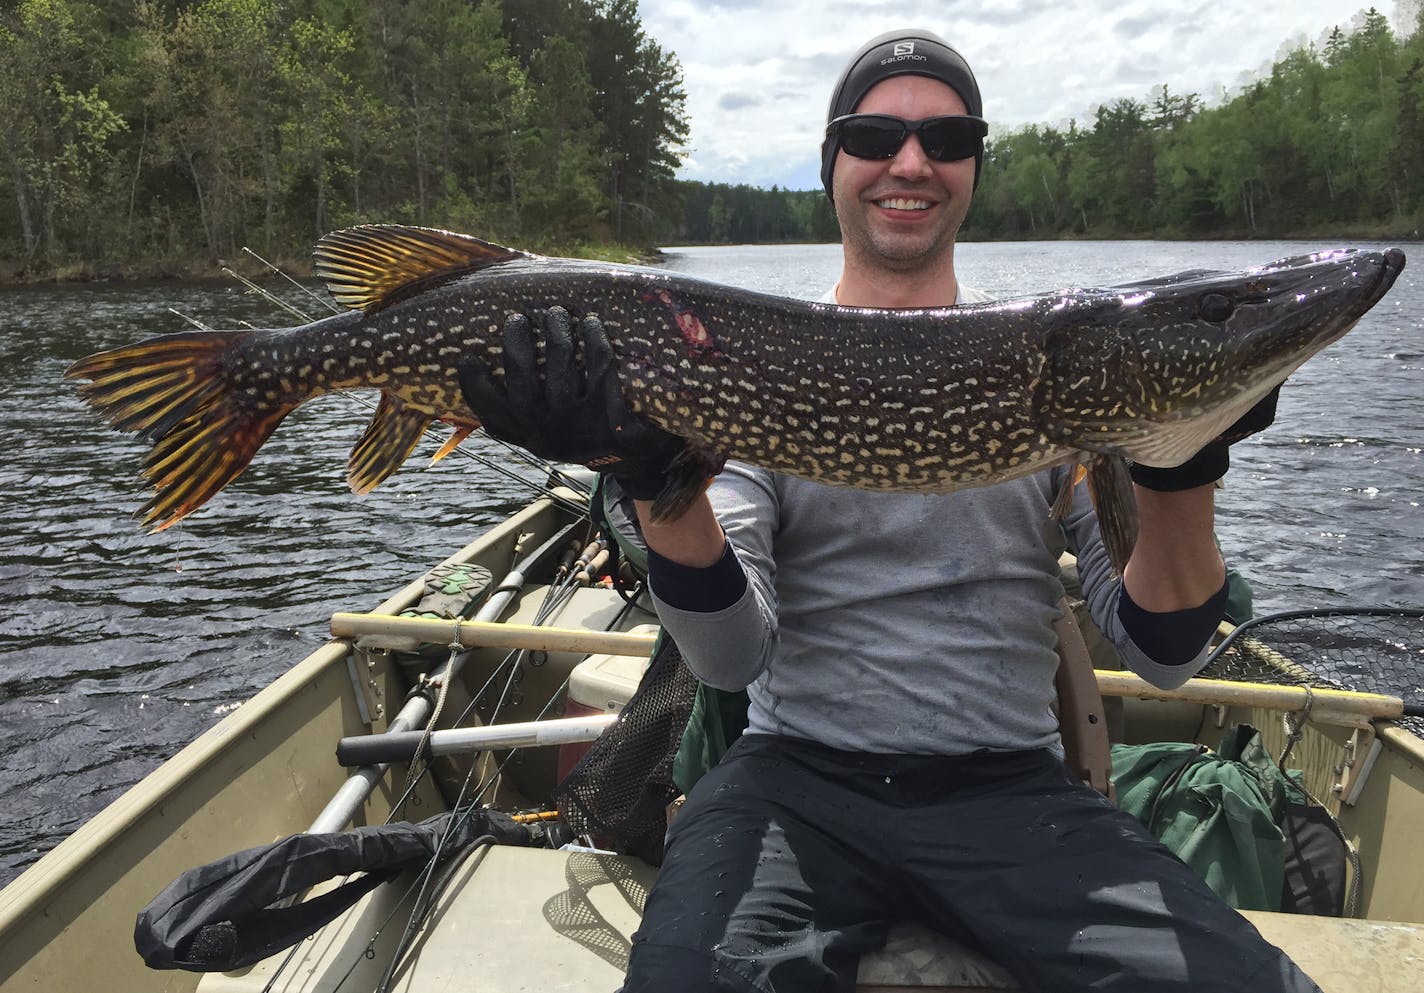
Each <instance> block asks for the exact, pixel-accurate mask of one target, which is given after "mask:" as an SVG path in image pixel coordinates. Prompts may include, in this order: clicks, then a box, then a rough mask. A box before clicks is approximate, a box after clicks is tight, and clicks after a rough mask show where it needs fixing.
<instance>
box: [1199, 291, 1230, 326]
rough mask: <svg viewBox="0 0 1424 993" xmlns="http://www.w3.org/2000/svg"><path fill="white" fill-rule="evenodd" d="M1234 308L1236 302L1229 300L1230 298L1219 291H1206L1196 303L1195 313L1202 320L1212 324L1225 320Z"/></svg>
mask: <svg viewBox="0 0 1424 993" xmlns="http://www.w3.org/2000/svg"><path fill="white" fill-rule="evenodd" d="M1235 310H1236V304H1234V303H1232V302H1231V298H1230V297H1226V296H1222V295H1221V294H1220V293H1208V294H1207V295H1206V296H1204V297H1202V298H1201V300H1200V301H1199V302H1198V303H1197V314H1198V315H1199V316H1200V317H1201V319H1202V320H1204V321H1211V322H1212V323H1213V324H1216V323H1219V322H1221V321H1224V320H1226V319H1227V318H1228V317H1230V316H1231V315H1232V313H1233V312H1234V311H1235Z"/></svg>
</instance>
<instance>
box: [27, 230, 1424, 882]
mask: <svg viewBox="0 0 1424 993" xmlns="http://www.w3.org/2000/svg"><path fill="white" fill-rule="evenodd" d="M1324 247H1330V246H1327V245H1323V244H1320V243H1297V242H1289V243H1286V242H1248V243H1225V242H1207V243H1190V242H1072V243H1068V242H1044V243H1013V244H968V245H962V246H960V250H959V251H960V254H959V269H960V275H961V278H962V279H963V281H964V282H965V283H966V284H968V285H972V286H975V287H977V288H980V289H983V290H985V291H987V292H989V293H991V294H994V295H1013V294H1020V293H1026V292H1032V291H1037V290H1046V289H1051V288H1056V287H1061V286H1069V285H1092V284H1099V285H1102V284H1110V283H1115V282H1121V281H1124V280H1128V279H1138V278H1145V277H1150V276H1157V275H1162V274H1165V273H1168V272H1175V271H1178V270H1182V269H1189V268H1222V269H1236V268H1244V267H1246V266H1250V265H1256V264H1260V263H1263V262H1268V261H1270V260H1273V259H1276V258H1280V257H1284V256H1288V255H1295V254H1300V253H1302V252H1307V251H1315V250H1318V249H1320V248H1324ZM1362 247H1369V246H1362ZM1404 247H1405V250H1406V252H1407V253H1412V254H1414V255H1415V256H1416V258H1415V259H1414V260H1413V262H1412V265H1411V267H1409V268H1406V270H1405V272H1404V274H1403V276H1402V277H1401V278H1400V280H1399V282H1398V283H1397V284H1396V286H1395V288H1394V290H1393V291H1392V292H1391V293H1390V295H1389V296H1388V297H1386V298H1385V300H1384V301H1383V302H1382V303H1381V304H1380V305H1379V306H1378V307H1376V308H1375V310H1374V311H1373V312H1371V313H1370V314H1369V315H1368V316H1367V317H1366V318H1365V319H1364V321H1362V322H1361V324H1360V326H1359V327H1358V328H1357V329H1356V330H1355V331H1354V332H1352V333H1351V335H1350V336H1349V337H1348V338H1346V339H1345V340H1344V341H1342V342H1341V343H1339V344H1338V345H1336V346H1334V347H1332V348H1331V349H1329V350H1328V351H1326V352H1325V353H1323V354H1321V355H1319V356H1317V357H1316V358H1315V359H1313V360H1312V361H1311V362H1309V363H1308V364H1307V365H1306V366H1305V367H1304V368H1302V369H1301V370H1300V371H1299V372H1298V373H1296V375H1295V376H1293V377H1292V378H1291V380H1290V381H1289V382H1288V383H1287V385H1286V387H1285V389H1284V390H1283V391H1282V394H1281V403H1280V409H1279V414H1278V417H1277V423H1276V425H1275V426H1274V427H1272V428H1271V429H1270V430H1269V431H1268V432H1266V433H1265V434H1263V435H1260V436H1257V437H1255V438H1252V439H1249V440H1248V441H1246V442H1243V443H1242V444H1240V445H1238V446H1236V448H1235V449H1233V464H1234V468H1233V470H1232V473H1231V476H1230V478H1229V486H1228V487H1227V488H1226V489H1225V490H1224V491H1222V493H1221V494H1220V496H1219V499H1218V507H1219V521H1220V527H1219V532H1220V536H1221V541H1222V545H1223V547H1224V549H1225V551H1226V554H1227V556H1228V558H1229V559H1230V560H1231V561H1232V562H1233V564H1235V565H1236V566H1237V567H1238V568H1239V569H1240V570H1241V571H1242V572H1243V573H1245V574H1246V575H1247V576H1248V577H1249V578H1250V580H1251V582H1252V584H1253V587H1254V589H1255V594H1256V604H1257V610H1258V612H1266V611H1271V610H1283V609H1290V608H1297V607H1311V606H1322V605H1342V604H1348V605H1356V606H1374V605H1394V606H1420V605H1424V512H1421V508H1420V504H1421V502H1424V454H1421V448H1424V254H1421V253H1420V252H1419V251H1418V246H1415V247H1414V248H1413V249H1411V248H1410V246H1407V245H1406V246H1404ZM839 259H840V254H839V248H838V246H834V245H826V246H778V247H737V248H689V249H669V250H668V261H667V265H668V266H669V267H670V268H673V269H677V270H680V271H684V272H689V273H693V274H696V275H699V276H705V277H708V278H713V279H719V280H721V281H723V282H727V283H732V284H737V285H742V286H747V287H751V288H755V289H760V290H765V291H769V292H774V293H782V294H786V295H790V296H802V297H817V296H820V295H821V294H822V293H823V292H824V291H825V290H826V288H828V287H829V286H830V285H831V284H832V282H834V280H835V278H836V275H837V273H838V270H839ZM269 286H270V288H272V289H273V290H274V291H276V292H281V293H282V294H283V295H285V296H287V297H289V298H291V299H293V301H294V302H296V303H297V304H298V305H299V306H302V307H303V308H305V309H307V310H315V309H316V308H315V306H314V304H313V302H312V301H311V300H309V299H307V300H302V299H301V298H300V296H299V295H298V294H296V293H295V292H287V291H286V290H283V289H282V286H283V284H282V283H281V282H280V281H278V280H275V279H274V280H273V281H272V282H271V283H270V284H269ZM174 311H177V312H178V313H181V314H184V315H188V316H190V317H192V318H195V319H197V320H200V321H202V322H204V323H205V324H208V325H210V326H214V327H233V326H238V325H239V324H240V323H241V322H247V323H250V324H252V325H255V326H278V325H284V324H290V323H292V321H291V320H290V319H288V318H286V317H284V316H283V315H281V314H280V313H279V312H278V311H277V310H276V309H275V308H274V307H272V306H271V305H270V304H268V303H265V302H264V301H262V300H261V299H260V298H258V297H256V296H254V295H252V294H250V293H248V292H246V291H245V290H243V289H242V288H241V287H238V286H235V285H230V284H222V283H213V284H203V285H193V284H173V283H154V284H123V285H117V286H110V285H93V286H74V287H59V288H53V287H37V288H16V289H5V290H0V376H3V381H4V383H5V386H6V392H5V403H4V405H3V408H0V455H2V456H3V457H0V508H3V513H4V526H3V530H0V609H3V613H0V755H3V756H5V757H4V758H3V759H0V883H3V882H5V881H7V880H8V879H10V878H12V877H13V876H14V875H15V874H16V873H18V872H19V871H20V870H21V869H22V868H23V867H24V866H25V865H27V864H29V863H30V862H32V861H33V860H34V859H36V858H37V857H38V856H39V855H40V854H42V853H43V852H44V851H46V850H48V849H49V848H51V847H53V846H54V845H55V844H57V843H58V842H59V841H60V840H61V839H62V838H64V837H65V835H67V834H68V833H70V832H71V831H73V830H74V829H75V828H77V827H78V826H79V825H80V824H82V823H83V822H84V821H85V820H86V819H88V818H89V817H91V816H92V815H93V814H94V813H96V812H97V811H98V810H99V809H101V808H102V807H103V806H104V805H105V804H107V803H108V802H110V801H111V800H113V799H114V798H115V797H116V796H117V795H118V794H119V793H120V792H121V791H123V790H124V789H126V788H127V787H128V786H129V785H131V784H132V783H134V782H136V781H137V780H138V779H139V778H140V777H142V776H143V775H144V774H146V773H147V772H149V771H150V770H152V769H153V768H154V767H155V766H157V765H158V764H159V763H160V762H162V761H163V760H164V759H165V758H167V757H168V756H170V755H172V754H173V753H174V752H176V751H177V750H178V749H179V748H181V747H182V746H183V745H184V744H186V743H187V742H188V741H190V740H192V738H194V737H195V736H196V735H197V734H199V733H200V732H201V731H203V730H204V729H205V728H207V727H209V726H210V725H212V724H213V723H215V722H216V721H217V720H218V719H220V718H221V716H222V715H223V714H224V713H226V712H227V711H228V710H230V709H231V708H233V707H235V706H236V705H238V704H239V703H241V702H242V701H243V700H245V699H247V698H248V697H250V696H251V695H252V694H253V693H254V692H255V691H256V690H257V689H259V688H260V687H261V686H263V685H265V684H266V683H268V682H270V681H271V680H272V679H273V678H274V677H275V676H276V675H277V674H279V673H280V672H282V671H284V670H285V669H286V668H288V667H289V666H291V665H292V664H293V663H294V662H296V661H297V660H299V659H300V658H302V657H303V656H304V655H306V654H307V653H308V652H309V651H310V650H311V649H312V648H314V647H315V646H316V645H318V644H319V643H320V642H321V641H322V640H323V638H324V637H325V634H326V625H327V620H328V618H329V617H330V615H331V614H332V613H333V612H335V611H338V610H360V609H367V608H369V607H371V606H374V605H375V604H376V603H378V602H379V601H380V600H381V599H382V598H383V597H384V596H385V595H387V594H388V593H390V592H391V591H393V590H395V589H397V588H398V587H400V586H401V585H403V584H404V583H405V582H406V581H407V580H408V579H410V578H411V577H413V576H414V575H416V574H418V573H420V572H422V571H423V570H425V569H426V568H428V567H429V566H430V565H432V564H434V563H436V562H438V561H439V560H441V559H442V558H444V557H445V556H446V555H448V554H449V553H450V552H451V551H453V550H455V549H456V548H458V547H460V546H461V545H462V544H464V543H465V542H467V541H469V540H470V539H471V538H472V537H473V536H474V535H475V534H477V533H478V532H479V531H481V530H483V529H485V528H487V527H488V526H490V525H491V524H492V523H494V522H495V521H497V520H499V519H500V518H501V517H503V516H504V515H506V514H507V513H509V512H510V511H511V510H512V509H514V508H515V507H517V506H519V505H520V504H521V503H523V502H524V501H525V500H526V499H527V498H528V496H529V493H530V491H529V490H528V489H527V488H525V487H523V486H521V485H520V484H519V483H517V482H513V481H510V480H508V479H506V478H504V477H502V476H500V475H498V474H496V473H493V472H491V471H490V470H488V469H485V468H483V467H481V466H479V465H476V464H474V463H472V462H470V461H468V460H463V459H460V458H458V457H452V458H449V459H446V460H445V461H444V462H442V463H440V464H439V465H437V466H435V467H433V468H430V469H424V468H421V466H422V465H423V460H422V459H421V457H420V455H421V454H422V453H424V454H425V455H426V456H428V455H430V454H433V452H434V449H435V447H436V446H437V445H438V444H439V442H440V440H443V439H439V440H433V441H427V442H426V443H425V444H424V445H423V447H422V448H421V449H420V450H419V451H418V452H417V454H416V457H414V458H412V459H411V461H410V463H409V464H408V465H407V466H406V467H405V468H404V469H403V470H402V471H401V472H399V473H397V474H396V475H395V476H394V477H393V478H392V479H390V480H389V481H387V482H386V483H385V484H383V485H382V486H381V487H380V488H379V489H377V490H376V491H375V492H373V493H371V494H370V495H368V496H365V497H359V498H358V497H355V496H353V495H351V494H350V493H349V492H348V491H347V489H346V487H345V484H344V473H345V459H346V452H347V450H348V449H349V448H350V446H351V445H352V444H353V443H354V442H355V440H356V438H357V437H358V436H359V435H360V432H361V430H362V427H363V425H364V423H365V421H366V420H367V419H368V418H369V416H370V414H369V411H368V410H367V409H366V408H364V407H362V406H360V405H358V404H356V403H353V402H352V401H350V400H348V399H345V398H341V397H328V398H325V399H323V400H321V401H318V402H315V403H313V404H310V405H308V406H307V407H305V408H303V409H302V410H300V411H298V412H296V413H295V414H293V415H292V416H291V417H290V418H288V420H287V421H286V422H285V423H284V424H283V426H282V428H281V429H280V430H279V431H278V432H277V434H276V435H275V437H274V438H273V439H272V441H270V442H269V443H268V444H267V445H266V447H265V448H264V449H263V450H262V452H261V453H260V454H259V455H258V457H257V460H256V462H255V463H254V464H253V465H252V466H251V467H250V468H249V469H248V470H247V472H246V473H245V474H244V475H243V476H242V478H241V479H239V480H238V481H237V482H235V483H234V484H233V485H231V486H230V487H228V488H227V490H225V491H224V492H223V493H222V494H220V495H219V496H218V497H217V498H216V499H214V500H213V502H212V503H211V504H209V505H208V506H207V507H205V508H204V509H203V510H201V511H199V512H198V513H197V514H195V515H194V516H192V517H190V518H188V519H187V520H186V521H184V522H183V523H182V524H181V525H179V526H177V527H175V528H173V529H171V530H169V531H166V532H164V533H162V534H159V535H147V534H145V533H144V532H143V531H141V530H140V529H139V528H138V527H137V526H136V523H135V521H134V519H133V518H132V517H131V516H130V514H131V513H132V511H134V510H135V509H137V507H138V506H139V505H140V504H141V503H142V502H143V499H144V491H143V489H142V487H141V486H140V483H139V480H138V479H137V476H136V472H137V470H138V467H139V464H140V458H141V456H142V453H143V450H144V447H143V446H142V445H141V444H140V443H138V442H136V441H135V440H133V439H132V438H129V437H127V436H120V435H116V434H113V433H111V432H109V431H108V430H107V429H106V428H105V427H104V426H103V424H102V423H101V422H100V421H98V420H97V419H96V418H95V417H94V416H93V415H92V414H91V413H89V412H88V411H87V410H86V409H85V408H84V407H83V406H82V405H81V404H80V402H79V401H78V400H77V399H76V397H75V394H74V391H73V389H72V387H71V386H70V385H69V384H67V383H65V382H64V381H63V379H62V374H63V372H64V369H65V368H66V367H67V366H68V365H69V364H70V363H71V362H73V361H74V360H76V359H78V358H80V357H82V356H84V355H86V354H88V353H90V352H93V351H96V350H98V349H102V348H108V347H113V346H116V345H119V344H123V343H126V342H130V341H134V340H136V339H138V338H141V337H145V336H148V335H152V334H158V333H164V332H170V331H179V330H184V329H185V328H186V327H187V325H186V324H185V323H184V321H183V320H182V318H181V317H179V316H177V314H175V313H174ZM467 447H470V448H472V449H474V450H476V451H485V450H492V449H487V446H486V444H485V443H484V442H483V441H481V440H479V439H472V440H471V441H470V442H468V443H467ZM523 474H524V475H525V476H526V477H527V478H537V474H535V473H532V472H530V471H528V470H525V471H524V473H523Z"/></svg>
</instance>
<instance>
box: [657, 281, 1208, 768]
mask: <svg viewBox="0 0 1424 993" xmlns="http://www.w3.org/2000/svg"><path fill="white" fill-rule="evenodd" d="M967 299H974V297H970V296H968V294H962V295H961V300H962V301H963V300H967ZM1072 471H1073V470H1072V467H1061V468H1058V469H1054V470H1050V471H1048V472H1043V473H1038V474H1036V475H1034V476H1030V477H1027V478H1023V479H1018V480H1012V481H1010V482H1007V483H1000V484H998V485H995V486H989V487H981V488H976V489H968V490H961V491H959V492H956V493H952V494H948V495H921V494H886V493H870V492H863V491H858V490H850V489H843V488H838V487H830V486H825V485H822V484H818V483H812V482H808V481H805V480H801V479H795V478H792V477H787V476H782V475H778V474H774V473H770V472H767V471H765V470H762V469H758V468H753V467H750V466H746V465H742V464H739V463H728V465H727V467H726V469H725V470H724V471H723V473H722V474H721V475H720V476H719V477H717V479H716V480H714V482H713V483H712V485H711V487H710V488H709V490H708V496H709V498H710V500H711V502H712V506H713V509H714V510H715V511H716V513H717V517H718V519H719V521H720V522H721V524H722V527H723V529H724V530H725V531H726V533H727V538H728V540H729V542H730V544H731V547H732V550H733V553H734V554H735V556H736V558H737V560H738V562H739V563H740V565H741V569H742V571H743V572H744V573H745V575H746V577H747V584H746V588H745V590H744V591H743V592H742V594H741V596H740V598H739V599H737V600H736V602H735V603H732V604H731V605H730V606H727V607H725V608H723V609H719V610H711V611H705V610H688V609H681V608H679V607H677V606H674V605H673V604H670V603H668V602H666V601H665V600H663V599H662V598H661V597H660V596H659V587H658V581H657V575H656V573H655V574H654V578H653V590H652V592H653V596H654V600H655V602H656V604H657V610H658V615H659V617H660V619H661V620H662V622H663V624H664V626H665V627H666V628H667V630H668V632H669V633H670V634H671V635H672V637H673V638H674V639H675V640H676V641H677V643H678V645H679V647H680V648H681V649H682V652H683V655H684V657H685V658H686V660H687V663H688V665H689V666H690V667H691V669H692V671H693V672H694V673H695V674H696V675H697V676H698V677H699V678H700V679H702V680H703V681H704V682H706V683H708V684H709V685H711V686H714V687H717V688H719V689H726V690H737V689H741V688H742V687H747V690H748V695H749V697H750V708H749V715H748V716H749V724H748V728H747V730H748V731H749V732H753V733H770V734H782V735H792V736H795V737H798V738H805V739H809V740H812V741H817V742H821V743H823V744H825V745H828V746H831V747H834V748H840V749H845V750H850V751H866V752H883V753H905V754H944V755H955V754H965V753H968V752H973V751H976V750H979V749H991V750H995V751H999V750H1013V749H1030V748H1055V749H1056V748H1058V747H1059V742H1058V730H1057V720H1056V718H1055V717H1054V716H1053V714H1052V712H1051V711H1050V709H1049V708H1050V704H1051V703H1052V701H1053V700H1054V697H1055V689H1054V675H1055V672H1056V668H1057V664H1058V660H1057V655H1056V652H1055V649H1054V646H1055V636H1054V632H1053V629H1052V622H1053V619H1054V618H1055V617H1056V615H1057V612H1058V603H1059V599H1060V597H1061V596H1062V588H1061V586H1060V584H1059V581H1058V565H1057V563H1058V556H1059V554H1060V553H1061V552H1062V550H1063V549H1064V547H1065V546H1066V547H1067V548H1068V549H1069V550H1071V551H1073V552H1074V553H1075V554H1076V555H1077V556H1078V567H1079V573H1080V577H1081V579H1082V583H1083V588H1084V594H1085V597H1086V599H1087V601H1088V605H1089V609H1090V611H1091V613H1092V616H1093V618H1094V620H1095V621H1096V622H1097V624H1098V626H1099V627H1100V628H1101V629H1102V630H1103V632H1104V633H1105V634H1106V635H1107V636H1108V638H1109V639H1110V640H1111V641H1112V642H1113V643H1114V644H1115V645H1116V646H1117V648H1118V651H1119V652H1120V653H1121V655H1122V658H1123V660H1124V662H1125V663H1126V664H1127V665H1128V666H1129V667H1130V668H1131V669H1133V670H1134V671H1136V672H1137V673H1138V674H1139V675H1141V676H1143V677H1144V678H1145V679H1147V680H1149V681H1151V682H1153V683H1155V684H1157V685H1160V686H1175V685H1179V684H1180V683H1182V682H1184V681H1185V680H1186V679H1187V678H1188V677H1190V676H1191V675H1193V674H1194V673H1196V672H1197V671H1198V670H1199V669H1200V668H1201V666H1202V664H1203V662H1204V660H1205V657H1206V649H1205V645H1204V644H1203V646H1202V649H1201V651H1199V652H1198V653H1197V655H1196V657H1195V659H1193V660H1192V661H1191V662H1189V663H1187V664H1185V665H1163V664H1160V663H1158V662H1156V661H1154V660H1153V659H1151V658H1149V657H1148V656H1147V654H1146V653H1144V652H1143V651H1142V650H1141V649H1140V648H1139V647H1138V646H1137V645H1136V644H1135V643H1134V642H1133V640H1132V638H1131V637H1130V636H1129V635H1128V633H1127V632H1126V631H1125V630H1124V629H1123V626H1122V623H1121V621H1120V620H1119V618H1118V612H1117V601H1118V596H1119V592H1120V589H1119V587H1120V583H1119V581H1118V580H1117V579H1116V578H1115V577H1113V575H1112V570H1111V566H1110V564H1109V562H1108V559H1107V553H1106V550H1105V549H1104V547H1103V544H1102V541H1101V538H1100V536H1099V533H1098V527H1097V519H1096V516H1095V515H1094V513H1093V511H1092V507H1091V502H1090V500H1089V497H1088V493H1087V486H1086V484H1084V483H1079V484H1078V487H1077V490H1076V492H1075V494H1074V502H1073V510H1072V512H1071V513H1070V514H1069V515H1068V518H1067V519H1066V520H1065V521H1063V522H1061V523H1060V522H1057V521H1054V520H1052V519H1050V517H1049V507H1050V505H1051V504H1052V502H1053V499H1054V496H1055V494H1056V493H1057V489H1058V487H1059V486H1061V485H1063V484H1064V481H1065V480H1067V479H1068V478H1069V475H1070V473H1071V472H1072ZM1203 640H1204V639H1203Z"/></svg>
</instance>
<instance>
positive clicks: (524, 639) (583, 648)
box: [331, 614, 657, 657]
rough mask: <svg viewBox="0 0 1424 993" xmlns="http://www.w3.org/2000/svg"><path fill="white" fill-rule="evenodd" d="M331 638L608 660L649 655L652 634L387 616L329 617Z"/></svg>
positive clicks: (376, 644) (378, 644) (655, 639)
mask: <svg viewBox="0 0 1424 993" xmlns="http://www.w3.org/2000/svg"><path fill="white" fill-rule="evenodd" d="M331 633H332V634H333V635H335V636H336V637H338V638H362V639H364V640H366V641H367V643H369V644H372V645H375V646H377V647H381V646H382V643H383V642H386V641H393V642H394V643H395V644H398V645H403V644H409V642H410V641H411V639H415V640H417V641H422V642H427V643H429V644H433V645H449V644H452V643H454V642H455V641H456V640H458V641H459V643H460V645H462V646H463V647H465V648H527V649H530V650H531V651H543V652H584V653H588V654H592V653H594V652H602V653H606V654H609V655H637V656H644V657H646V656H649V655H651V654H652V653H653V645H654V643H655V642H656V641H657V636H656V635H651V634H633V633H629V632H625V631H589V630H585V629H582V628H553V627H541V626H535V625H531V624H508V623H505V622H502V621H500V622H494V621H460V622H458V623H457V622H455V621H441V620H434V619H432V618H428V617H397V616H395V615H392V614H333V615H332V616H331Z"/></svg>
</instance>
